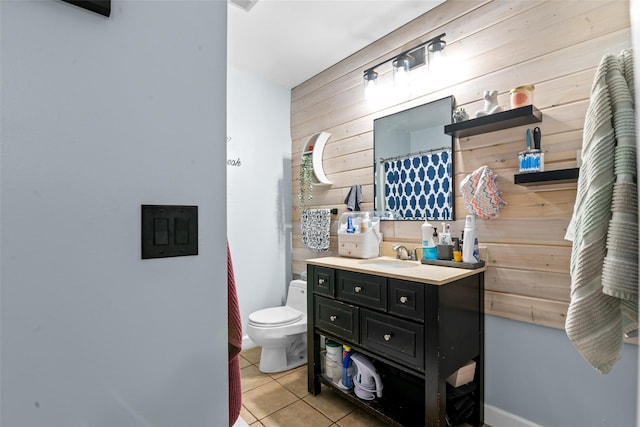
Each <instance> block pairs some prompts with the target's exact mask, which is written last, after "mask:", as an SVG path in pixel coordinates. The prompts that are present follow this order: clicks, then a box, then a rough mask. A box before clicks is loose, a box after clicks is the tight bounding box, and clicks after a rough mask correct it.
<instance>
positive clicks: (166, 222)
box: [142, 205, 198, 259]
mask: <svg viewBox="0 0 640 427" xmlns="http://www.w3.org/2000/svg"><path fill="white" fill-rule="evenodd" d="M183 255H198V207H197V206H175V205H142V259H148V258H164V257H174V256H183Z"/></svg>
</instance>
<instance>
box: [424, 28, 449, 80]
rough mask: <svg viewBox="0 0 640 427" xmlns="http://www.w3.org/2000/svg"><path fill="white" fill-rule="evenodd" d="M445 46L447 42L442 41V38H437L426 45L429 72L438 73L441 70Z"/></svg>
mask: <svg viewBox="0 0 640 427" xmlns="http://www.w3.org/2000/svg"><path fill="white" fill-rule="evenodd" d="M446 46H447V42H445V41H444V40H442V37H440V36H438V37H436V38H435V39H434V40H433V41H431V42H430V43H429V44H428V45H427V50H428V51H429V72H430V73H432V74H433V73H438V72H440V71H441V70H440V69H441V68H443V66H442V63H443V62H444V48H445V47H446Z"/></svg>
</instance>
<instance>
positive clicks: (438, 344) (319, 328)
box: [307, 257, 484, 427]
mask: <svg viewBox="0 0 640 427" xmlns="http://www.w3.org/2000/svg"><path fill="white" fill-rule="evenodd" d="M361 261H362V260H355V259H347V258H342V257H327V258H317V259H313V260H307V263H308V264H307V286H308V292H307V294H308V388H309V392H311V393H312V394H314V395H316V394H318V393H320V392H321V384H324V385H325V386H327V387H330V388H332V389H334V390H336V391H337V392H338V393H339V394H340V395H341V396H343V397H344V398H346V399H348V400H350V401H351V402H353V403H355V404H356V405H357V406H360V407H362V408H363V409H365V410H366V411H368V412H369V413H371V414H373V415H375V416H377V417H378V418H380V419H382V420H383V421H385V422H386V423H387V424H389V425H396V426H423V425H424V426H443V427H444V426H447V425H450V424H448V421H449V420H448V419H447V412H448V411H447V393H448V391H447V390H449V392H450V394H451V392H452V391H453V387H452V386H450V385H447V383H446V378H447V377H449V376H450V375H451V374H453V373H454V372H456V371H457V370H458V369H459V368H461V367H462V366H464V365H465V364H466V363H467V362H469V361H472V360H473V361H475V363H476V370H475V375H474V381H473V383H472V384H470V385H467V386H463V387H467V389H474V392H473V410H472V412H471V411H468V412H467V414H468V413H469V412H471V415H470V416H468V417H467V418H466V419H465V420H464V422H466V423H469V424H472V425H476V426H480V425H482V423H483V418H484V416H483V406H484V399H483V389H484V384H483V353H484V315H483V314H484V313H483V291H484V268H483V269H479V270H473V271H471V270H462V269H456V268H448V267H441V266H430V265H420V264H419V263H416V264H415V267H411V268H407V269H402V268H397V267H395V268H394V267H391V268H392V269H393V271H391V272H388V271H385V269H384V268H378V269H368V268H362V264H360V262H361ZM371 270H377V271H371ZM386 270H389V268H387V269H386ZM401 270H402V273H400V272H399V271H401ZM416 272H418V273H416ZM430 273H433V276H434V277H435V279H433V280H432V279H430V276H431V274H430ZM321 336H324V337H325V338H327V339H331V340H334V341H336V342H339V343H341V344H347V345H349V346H351V348H352V349H353V351H355V352H358V353H362V354H364V355H365V356H367V357H368V358H369V359H370V360H371V361H372V362H373V364H374V366H375V367H376V370H377V371H378V372H379V374H380V375H381V377H382V382H383V384H384V388H383V391H382V393H383V396H382V397H381V398H376V399H374V400H371V401H365V400H361V399H359V398H358V397H357V396H355V394H353V391H351V392H346V391H344V390H343V389H341V388H340V387H339V386H337V385H336V384H335V383H333V382H331V381H330V379H329V378H326V377H325V376H323V375H322V372H321V369H322V368H321V367H322V363H321V362H322V361H321V355H322V353H321V350H322V349H321V347H320V346H321ZM459 390H460V389H458V391H459ZM451 406H453V405H451ZM451 410H452V408H449V411H451Z"/></svg>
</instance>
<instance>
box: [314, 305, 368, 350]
mask: <svg viewBox="0 0 640 427" xmlns="http://www.w3.org/2000/svg"><path fill="white" fill-rule="evenodd" d="M358 311H359V309H358V307H354V306H352V305H349V304H345V303H342V302H340V301H335V300H332V299H328V298H324V297H320V296H316V297H314V313H315V314H314V320H315V324H316V327H318V328H320V329H324V330H325V331H327V332H330V333H332V334H334V335H336V336H339V337H341V338H344V339H346V340H349V341H354V342H357V340H358V321H359V317H358Z"/></svg>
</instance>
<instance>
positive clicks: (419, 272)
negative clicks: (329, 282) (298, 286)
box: [306, 256, 487, 285]
mask: <svg viewBox="0 0 640 427" xmlns="http://www.w3.org/2000/svg"><path fill="white" fill-rule="evenodd" d="M306 262H307V263H308V264H312V265H318V266H321V267H330V268H337V269H340V270H348V271H355V272H358V273H368V274H375V275H378V276H384V277H391V278H394V279H400V280H410V281H412V282H419V283H427V284H430V285H445V284H447V283H450V282H454V281H456V280H459V279H462V278H464V277H469V276H473V275H474V274H478V273H480V272H483V271H485V270H486V269H487V267H486V264H485V266H484V267H482V268H477V269H475V270H469V269H465V268H454V267H441V266H439V265H427V264H422V263H420V261H402V260H398V259H396V258H392V257H386V256H383V257H378V258H370V259H360V258H347V257H340V256H338V257H335V256H332V257H324V258H312V259H307V260H306Z"/></svg>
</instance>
